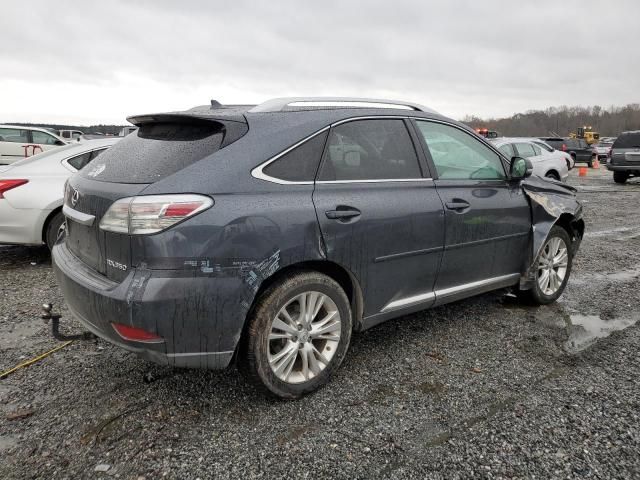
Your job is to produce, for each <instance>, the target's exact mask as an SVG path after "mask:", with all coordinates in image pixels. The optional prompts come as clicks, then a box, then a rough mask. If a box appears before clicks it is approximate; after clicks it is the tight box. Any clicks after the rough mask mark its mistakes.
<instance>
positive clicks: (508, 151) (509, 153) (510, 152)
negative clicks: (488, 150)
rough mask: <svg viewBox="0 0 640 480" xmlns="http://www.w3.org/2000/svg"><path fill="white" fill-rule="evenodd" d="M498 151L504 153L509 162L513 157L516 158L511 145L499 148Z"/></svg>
mask: <svg viewBox="0 0 640 480" xmlns="http://www.w3.org/2000/svg"><path fill="white" fill-rule="evenodd" d="M498 150H500V151H501V152H502V153H504V154H505V156H506V157H507V158H508V159H509V160H511V158H512V157H515V156H516V154H515V152H514V151H513V147H512V146H511V144H510V143H505V144H504V145H502V146H501V147H500V148H498Z"/></svg>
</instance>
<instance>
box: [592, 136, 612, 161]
mask: <svg viewBox="0 0 640 480" xmlns="http://www.w3.org/2000/svg"><path fill="white" fill-rule="evenodd" d="M613 142H615V138H614V139H612V140H611V141H608V139H605V138H602V139H600V141H599V142H598V143H596V144H594V145H592V146H591V147H592V148H593V153H594V155H598V160H599V161H600V160H604V161H606V159H607V158H608V157H609V152H610V151H611V147H612V146H613Z"/></svg>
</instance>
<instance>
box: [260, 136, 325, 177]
mask: <svg viewBox="0 0 640 480" xmlns="http://www.w3.org/2000/svg"><path fill="white" fill-rule="evenodd" d="M326 139H327V132H322V133H319V134H318V135H316V136H315V137H313V138H310V139H309V140H307V141H306V142H304V143H303V144H301V145H298V146H297V147H296V148H294V149H293V150H290V151H289V152H287V153H285V154H284V155H282V156H281V157H280V158H278V159H277V160H275V161H273V162H272V163H270V164H269V165H267V166H266V167H264V168H263V169H262V173H264V174H265V175H268V176H270V177H274V178H278V179H280V180H286V181H287V182H313V180H314V179H315V177H316V171H317V170H318V164H319V163H320V157H322V149H323V148H324V143H325V141H326Z"/></svg>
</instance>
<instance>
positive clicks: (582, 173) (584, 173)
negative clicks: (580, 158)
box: [578, 167, 587, 177]
mask: <svg viewBox="0 0 640 480" xmlns="http://www.w3.org/2000/svg"><path fill="white" fill-rule="evenodd" d="M578 176H579V177H586V176H587V167H580V168H579V169H578Z"/></svg>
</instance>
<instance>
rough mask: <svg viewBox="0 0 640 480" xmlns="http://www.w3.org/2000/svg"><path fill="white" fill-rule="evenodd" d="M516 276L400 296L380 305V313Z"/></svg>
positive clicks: (513, 274)
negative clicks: (382, 305)
mask: <svg viewBox="0 0 640 480" xmlns="http://www.w3.org/2000/svg"><path fill="white" fill-rule="evenodd" d="M518 278H520V274H519V273H512V274H509V275H502V276H500V277H493V278H486V279H484V280H478V281H477V282H471V283H465V284H463V285H457V286H455V287H449V288H444V289H442V290H436V291H434V292H426V293H421V294H419V295H413V296H411V297H405V298H401V299H399V300H394V301H392V302H389V303H388V304H386V305H385V306H384V307H382V310H380V313H387V312H391V311H394V310H401V309H403V308H408V307H413V306H415V305H418V304H420V303H426V302H428V301H430V300H434V299H436V300H439V299H440V297H444V298H446V297H449V296H451V295H455V294H457V293H460V292H465V291H471V290H475V289H477V288H481V287H487V286H489V285H493V284H501V283H503V282H506V281H507V280H511V279H513V280H517V279H518Z"/></svg>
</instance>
